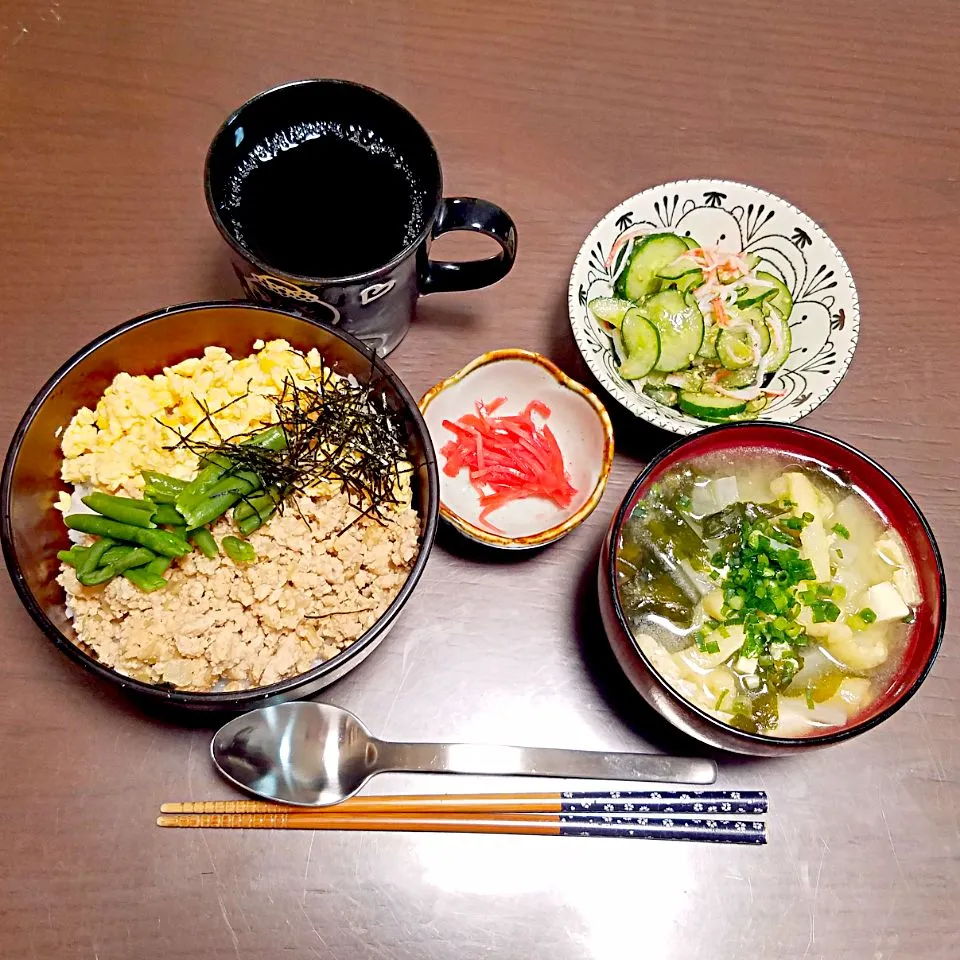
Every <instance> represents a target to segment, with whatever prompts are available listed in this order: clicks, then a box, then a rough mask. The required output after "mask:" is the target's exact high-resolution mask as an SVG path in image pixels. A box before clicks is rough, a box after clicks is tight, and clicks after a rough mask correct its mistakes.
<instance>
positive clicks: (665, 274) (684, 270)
mask: <svg viewBox="0 0 960 960" xmlns="http://www.w3.org/2000/svg"><path fill="white" fill-rule="evenodd" d="M688 273H699V274H701V276H702V275H703V271H702V270H701V269H700V267H699V266H697V263H696V261H695V260H691V259H690V258H689V257H684V256H680V257H678V258H677V259H676V260H674V261H673V263H669V264H667V266H665V267H664V268H663V269H662V270H658V271H657V276H658V277H659V278H660V279H661V280H679V279H680V278H681V277H685V276H686V275H687V274H688Z"/></svg>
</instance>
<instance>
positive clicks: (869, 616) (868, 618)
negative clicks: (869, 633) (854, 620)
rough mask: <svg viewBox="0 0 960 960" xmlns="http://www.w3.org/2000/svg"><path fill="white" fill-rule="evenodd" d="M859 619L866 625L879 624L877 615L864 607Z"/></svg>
mask: <svg viewBox="0 0 960 960" xmlns="http://www.w3.org/2000/svg"><path fill="white" fill-rule="evenodd" d="M859 617H860V619H861V620H862V621H863V622H864V623H876V622H877V615H876V614H875V613H874V612H873V611H872V610H871V609H870V608H869V607H864V608H863V609H862V610H861V611H860V613H859Z"/></svg>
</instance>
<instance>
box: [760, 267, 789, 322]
mask: <svg viewBox="0 0 960 960" xmlns="http://www.w3.org/2000/svg"><path fill="white" fill-rule="evenodd" d="M757 279H758V280H766V281H767V283H772V284H774V289H775V290H776V293H775V294H774V295H773V296H772V297H771V298H770V299H769V301H768V303H769V304H770V306H771V307H773V308H774V309H775V310H776V311H777V313H779V314H780V316H781V317H783V319H784V320H789V319H790V314H791V313H793V297H791V296H790V291H789V290H788V289H787V285H786V284H785V283H784V282H783V281H782V280H781V279H780V278H779V277H777V276H775V275H774V274H772V273H767V272H766V271H764V270H758V271H757Z"/></svg>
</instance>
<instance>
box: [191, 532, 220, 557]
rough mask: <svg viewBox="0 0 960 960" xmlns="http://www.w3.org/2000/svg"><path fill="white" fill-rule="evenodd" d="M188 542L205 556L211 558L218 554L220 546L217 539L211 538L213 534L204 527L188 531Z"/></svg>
mask: <svg viewBox="0 0 960 960" xmlns="http://www.w3.org/2000/svg"><path fill="white" fill-rule="evenodd" d="M190 542H191V543H192V544H193V545H194V546H195V547H196V548H197V549H198V550H199V551H200V552H201V553H202V554H203V555H204V556H205V557H209V558H210V559H211V560H212V559H214V557H219V556H220V548H219V547H218V546H217V541H216V540H214V539H213V534H212V533H211V532H210V531H209V530H208V529H207V528H206V527H200V528H199V529H197V530H192V531H191V532H190Z"/></svg>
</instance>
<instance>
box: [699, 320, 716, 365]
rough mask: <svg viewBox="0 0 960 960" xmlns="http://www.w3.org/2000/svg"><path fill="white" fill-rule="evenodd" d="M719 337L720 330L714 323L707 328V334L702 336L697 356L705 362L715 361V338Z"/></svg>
mask: <svg viewBox="0 0 960 960" xmlns="http://www.w3.org/2000/svg"><path fill="white" fill-rule="evenodd" d="M719 335H720V328H719V327H718V326H717V325H716V324H715V323H714V324H712V325H711V326H710V327H708V328H707V332H706V333H705V334H704V335H703V343H701V344H700V349H699V350H698V351H697V356H698V357H705V358H706V359H707V360H715V359H716V358H717V337H718V336H719Z"/></svg>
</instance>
